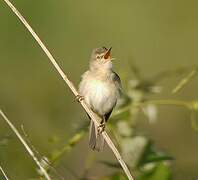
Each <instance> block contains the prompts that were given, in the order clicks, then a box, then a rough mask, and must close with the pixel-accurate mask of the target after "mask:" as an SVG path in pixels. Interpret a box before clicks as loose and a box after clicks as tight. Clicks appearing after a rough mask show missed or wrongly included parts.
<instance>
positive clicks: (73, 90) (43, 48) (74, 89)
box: [4, 0, 134, 180]
mask: <svg viewBox="0 0 198 180" xmlns="http://www.w3.org/2000/svg"><path fill="white" fill-rule="evenodd" d="M4 2H5V3H6V4H7V5H8V6H9V8H11V9H12V11H13V12H14V14H15V15H16V16H17V17H18V18H19V19H20V21H21V22H22V23H23V25H24V26H25V27H26V28H27V30H28V31H29V32H30V33H31V34H32V36H33V38H34V39H35V40H36V41H37V43H38V44H39V46H40V47H41V48H42V50H43V51H44V53H45V54H46V55H47V57H48V58H49V60H50V61H51V63H52V64H53V66H54V67H55V68H56V70H57V71H58V73H59V74H60V76H61V77H62V78H63V80H64V81H65V83H66V84H67V85H68V86H69V88H70V90H71V91H72V93H73V94H74V95H75V96H77V95H79V94H78V91H77V90H76V88H75V87H74V85H73V83H72V82H71V81H70V80H69V79H68V77H67V76H66V75H65V73H64V72H63V70H62V69H61V68H60V66H59V65H58V63H57V62H56V60H55V58H54V57H53V56H52V54H51V53H50V52H49V50H48V49H47V47H46V46H45V45H44V44H43V42H42V41H41V39H40V38H39V37H38V35H37V34H36V33H35V31H34V30H33V29H32V27H31V26H30V25H29V24H28V22H27V21H26V20H25V18H24V17H23V16H22V14H21V13H20V12H19V11H18V10H17V9H16V8H15V6H14V5H13V4H12V3H11V2H10V1H9V0H4ZM80 104H81V105H82V107H83V108H84V110H85V111H86V112H87V113H88V114H89V116H90V117H91V119H92V120H93V121H94V123H95V124H96V125H99V120H100V118H99V117H98V116H97V115H96V114H95V113H93V111H92V110H91V109H90V108H89V107H88V106H87V104H86V103H85V102H84V101H83V100H82V101H80ZM102 135H103V137H104V139H105V141H106V143H107V144H108V145H109V147H110V148H111V150H112V151H113V153H114V155H115V156H116V158H117V160H118V161H119V163H120V165H121V167H122V168H123V170H124V172H125V174H126V176H127V177H128V179H129V180H134V177H133V176H132V175H131V173H130V171H129V169H128V167H127V165H126V163H125V162H124V160H123V159H122V157H121V155H120V153H119V152H118V150H117V148H116V147H115V145H114V144H113V142H112V140H111V139H110V137H109V136H108V134H107V133H106V132H105V131H104V132H103V133H102Z"/></svg>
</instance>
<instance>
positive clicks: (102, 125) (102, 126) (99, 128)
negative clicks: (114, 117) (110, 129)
mask: <svg viewBox="0 0 198 180" xmlns="http://www.w3.org/2000/svg"><path fill="white" fill-rule="evenodd" d="M104 130H105V123H102V124H100V125H99V126H98V133H100V134H101V133H102V132H103V131H104Z"/></svg>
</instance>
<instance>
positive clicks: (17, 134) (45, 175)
mask: <svg viewBox="0 0 198 180" xmlns="http://www.w3.org/2000/svg"><path fill="white" fill-rule="evenodd" d="M0 114H1V116H2V117H3V118H4V120H5V121H6V123H7V124H8V125H9V126H10V128H11V129H12V131H13V132H14V133H15V134H16V136H17V137H18V138H19V140H20V141H21V143H22V144H23V146H24V147H25V149H26V150H27V152H28V153H29V155H30V156H31V157H32V158H33V160H34V161H35V163H36V164H37V166H38V167H39V169H40V171H41V172H42V173H43V176H44V177H45V178H46V179H47V180H51V178H50V176H49V175H48V173H47V172H46V170H45V169H44V168H43V166H42V165H41V163H40V162H39V160H38V159H37V157H36V156H35V154H34V152H33V151H32V150H31V148H30V147H29V146H28V144H27V143H26V142H25V140H24V139H23V137H22V136H21V134H20V133H19V131H18V130H17V129H16V128H15V126H14V125H13V124H12V123H11V121H9V119H8V118H7V116H6V115H5V114H4V113H3V111H2V110H1V109H0Z"/></svg>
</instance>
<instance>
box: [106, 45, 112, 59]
mask: <svg viewBox="0 0 198 180" xmlns="http://www.w3.org/2000/svg"><path fill="white" fill-rule="evenodd" d="M111 49H112V47H110V48H109V49H108V50H107V52H106V53H105V55H104V59H106V60H111V58H110V57H111Z"/></svg>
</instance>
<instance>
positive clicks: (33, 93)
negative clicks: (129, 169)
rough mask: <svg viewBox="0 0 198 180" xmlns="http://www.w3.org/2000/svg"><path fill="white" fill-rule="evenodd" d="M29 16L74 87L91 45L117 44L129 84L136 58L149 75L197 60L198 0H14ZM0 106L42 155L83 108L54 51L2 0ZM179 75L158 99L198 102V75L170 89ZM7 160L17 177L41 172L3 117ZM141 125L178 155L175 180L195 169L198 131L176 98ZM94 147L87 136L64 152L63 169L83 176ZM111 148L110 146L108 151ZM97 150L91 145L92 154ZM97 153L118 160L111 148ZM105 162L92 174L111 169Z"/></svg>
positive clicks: (3, 158)
mask: <svg viewBox="0 0 198 180" xmlns="http://www.w3.org/2000/svg"><path fill="white" fill-rule="evenodd" d="M13 3H14V4H15V5H16V7H17V8H18V9H19V10H20V11H21V13H22V14H23V15H24V16H25V17H26V18H27V20H28V22H29V23H30V24H31V25H32V27H33V28H34V29H35V31H36V32H37V33H38V34H39V36H40V37H41V39H42V40H43V42H44V43H45V44H46V45H47V46H48V47H49V49H50V50H51V52H52V53H53V54H54V56H55V57H56V59H57V61H58V63H59V64H60V65H61V67H62V68H63V69H64V71H65V72H66V74H67V75H68V76H69V78H70V79H71V80H72V81H73V82H74V84H75V85H76V86H77V84H78V83H79V80H80V76H81V74H82V73H83V72H84V71H85V70H86V69H87V68H88V60H89V57H90V53H91V50H92V49H93V48H95V47H99V46H104V45H105V46H107V47H109V46H112V47H113V56H114V57H116V60H115V61H114V69H115V70H116V71H117V72H118V73H119V74H120V76H121V79H122V80H123V84H124V88H125V84H126V83H125V82H126V81H127V80H128V79H133V74H132V73H131V71H130V68H129V64H130V62H131V61H134V62H135V63H136V64H137V66H138V67H139V69H140V70H141V72H142V74H143V75H144V76H145V77H148V78H149V77H151V76H152V75H155V74H156V73H158V72H161V71H164V70H169V69H176V68H178V67H181V66H183V67H188V68H191V67H193V66H194V65H196V64H197V59H198V50H197V47H198V33H197V32H198V21H197V19H198V11H197V7H198V1H194V0H189V1H183V0H166V1H163V0H158V1H157V0H150V1H148V0H138V1H137V0H124V1H113V0H109V1H105V0H100V1H93V0H84V1H73V0H65V1H55V0H48V1H38V0H28V1H27V0H20V1H13ZM0 53H1V55H0V108H1V109H2V110H3V111H4V112H5V113H6V114H7V115H8V117H9V118H10V120H11V121H12V122H13V123H14V124H15V125H16V126H17V127H18V128H19V129H20V125H21V124H23V126H24V128H25V130H26V133H27V134H28V135H29V138H30V140H31V142H32V144H34V146H35V147H36V148H37V150H38V151H39V152H40V153H41V154H42V155H48V154H49V153H50V152H52V151H53V150H54V149H56V148H60V147H62V146H63V145H64V144H65V143H66V142H67V140H68V139H69V138H70V137H71V136H72V135H73V133H74V129H75V127H76V126H77V125H78V124H79V123H81V122H82V121H86V115H85V113H84V111H83V110H82V108H81V107H80V105H79V104H78V103H76V102H75V100H74V97H73V95H72V94H71V92H70V90H69V89H68V87H67V86H66V85H65V84H64V82H63V81H62V79H61V78H60V76H59V75H58V74H57V72H56V71H55V70H54V68H53V67H52V65H51V64H50V63H49V61H48V59H47V57H46V56H45V55H44V53H43V52H42V51H41V49H40V47H38V45H37V44H36V42H35V41H34V40H33V38H32V37H31V35H30V34H29V33H28V32H27V30H26V29H25V28H24V27H23V26H22V24H21V23H20V22H19V21H18V19H17V18H16V17H15V16H14V15H13V13H12V12H11V11H10V9H9V8H8V7H7V6H6V5H5V3H4V2H3V1H1V2H0ZM181 78H182V77H176V78H168V79H166V80H164V81H162V82H160V85H161V86H162V87H163V91H162V92H161V93H160V94H158V95H157V96H155V97H154V98H161V99H183V100H189V101H191V100H196V98H197V92H198V83H197V81H198V79H197V78H196V79H193V81H191V82H190V83H189V84H188V85H187V86H186V87H185V88H184V89H183V90H182V91H180V92H179V93H177V94H175V95H173V94H171V90H172V89H173V88H174V87H175V86H176V84H177V83H178V82H179V80H180V79H181ZM0 119H1V121H0V138H1V139H3V140H4V141H5V139H4V138H5V137H8V142H6V143H5V142H4V141H3V140H2V141H0V165H1V166H2V167H3V168H4V170H5V171H6V172H7V173H8V174H9V177H10V178H11V179H17V180H22V179H28V178H31V177H36V171H35V168H34V167H35V165H34V162H32V159H31V158H29V156H28V155H27V153H26V152H25V150H24V148H23V147H22V145H21V144H20V143H19V141H18V140H17V138H16V137H15V135H14V134H13V133H12V132H11V130H10V129H9V128H8V126H7V125H6V124H5V122H4V121H3V120H2V118H0ZM138 130H139V131H140V132H141V133H143V134H146V136H148V137H150V138H152V139H153V140H154V141H155V144H156V146H157V147H158V148H159V149H163V150H165V151H168V152H169V153H170V154H171V155H173V156H174V158H175V160H174V162H173V175H174V176H173V177H174V178H173V179H176V180H191V179H195V178H197V177H198V170H197V167H198V155H197V152H198V141H197V138H198V133H197V132H196V131H194V130H192V128H191V124H190V113H189V111H188V110H187V109H185V108H182V107H175V106H160V108H159V111H158V120H157V122H156V123H153V124H150V123H148V120H147V119H146V118H145V117H144V115H142V116H140V118H139V121H138ZM90 153H93V152H91V150H90V149H89V148H88V147H87V137H86V138H85V139H84V140H83V141H82V142H81V143H80V144H79V145H77V146H76V147H75V148H74V149H73V150H72V152H71V153H70V154H68V155H65V156H63V157H62V159H61V168H60V171H61V173H62V174H63V175H64V177H66V178H67V179H72V178H73V177H72V176H71V173H69V172H68V171H69V170H68V169H70V170H72V171H74V172H75V173H76V174H78V175H79V176H80V175H81V173H82V171H83V167H84V165H85V161H86V160H85V159H86V156H87V155H88V154H90ZM106 153H107V154H106ZM93 154H94V153H93ZM96 156H97V157H98V158H101V159H104V158H106V157H109V156H110V158H111V159H114V157H113V155H112V154H111V153H110V151H109V150H108V148H107V147H106V150H105V152H104V153H96ZM108 172H109V169H108V168H105V167H104V166H102V165H101V164H97V163H96V164H95V165H94V166H93V167H92V171H91V172H90V173H91V174H94V173H96V174H97V173H98V174H100V173H102V174H105V173H108Z"/></svg>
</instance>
